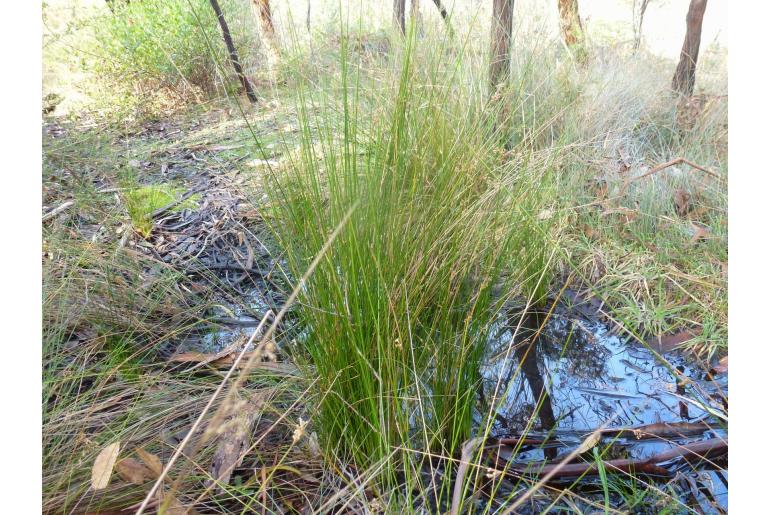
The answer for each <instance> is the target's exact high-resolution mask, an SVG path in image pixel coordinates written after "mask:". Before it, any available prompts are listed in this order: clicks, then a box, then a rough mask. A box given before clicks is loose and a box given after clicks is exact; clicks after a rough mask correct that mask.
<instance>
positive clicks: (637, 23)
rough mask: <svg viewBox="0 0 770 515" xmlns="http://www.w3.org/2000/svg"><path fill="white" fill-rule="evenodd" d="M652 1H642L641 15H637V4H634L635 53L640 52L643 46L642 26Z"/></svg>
mask: <svg viewBox="0 0 770 515" xmlns="http://www.w3.org/2000/svg"><path fill="white" fill-rule="evenodd" d="M649 3H650V0H641V3H640V5H639V14H638V16H637V14H636V2H634V52H636V51H638V50H639V46H640V45H641V44H642V24H643V23H644V13H645V12H647V6H648V5H649Z"/></svg>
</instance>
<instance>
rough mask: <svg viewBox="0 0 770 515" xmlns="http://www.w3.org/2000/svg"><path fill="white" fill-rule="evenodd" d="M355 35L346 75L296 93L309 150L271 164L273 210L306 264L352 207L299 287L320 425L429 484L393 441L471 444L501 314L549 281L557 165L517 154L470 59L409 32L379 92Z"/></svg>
mask: <svg viewBox="0 0 770 515" xmlns="http://www.w3.org/2000/svg"><path fill="white" fill-rule="evenodd" d="M344 44H345V42H344V40H343V53H342V57H341V62H340V68H341V69H340V74H341V75H340V76H339V81H340V82H339V83H338V84H337V85H336V87H334V86H332V87H331V88H330V89H329V90H322V92H320V93H319V92H318V90H312V89H311V88H309V87H308V86H304V87H301V88H300V90H299V94H298V110H299V124H300V141H301V151H300V152H299V153H298V155H297V154H295V158H294V159H293V160H292V162H291V163H290V164H289V165H288V166H287V169H286V170H285V171H276V173H275V175H274V176H273V177H271V179H272V181H271V183H270V185H269V188H268V195H269V197H270V200H271V201H272V205H273V211H271V215H272V216H273V217H274V218H273V219H274V220H275V224H274V229H275V231H276V234H277V236H278V240H279V241H280V244H281V245H282V247H283V248H284V249H285V250H286V255H287V260H288V264H289V267H290V269H291V271H292V272H293V274H294V275H295V276H296V275H299V274H301V273H302V271H303V270H304V269H305V268H306V267H307V264H308V262H309V261H310V260H311V259H312V258H313V257H314V256H315V255H316V254H317V252H318V250H319V249H320V248H321V246H322V245H323V243H324V242H325V240H326V238H327V236H328V234H329V233H330V232H331V231H332V229H333V228H334V227H335V226H336V225H337V224H338V223H339V221H340V220H341V218H342V217H343V216H344V214H345V213H347V212H348V210H350V209H353V210H354V212H353V216H352V217H351V219H350V221H349V222H348V224H347V226H346V227H345V228H344V230H343V231H342V232H341V233H340V235H339V236H338V238H337V240H336V241H335V243H334V245H333V246H332V248H331V249H330V250H329V252H328V253H327V255H326V256H325V257H324V259H323V260H322V261H321V263H320V264H319V265H318V267H317V269H316V270H315V272H314V273H313V275H312V277H311V278H310V280H309V282H308V284H307V286H306V288H305V290H304V291H303V292H302V299H301V309H300V316H301V318H302V321H303V322H304V324H305V326H306V327H307V333H306V335H305V336H304V337H303V338H302V341H301V345H302V348H303V349H306V350H307V353H308V357H309V364H310V365H312V366H313V373H314V374H317V375H318V377H319V381H318V387H319V389H320V391H321V392H323V395H322V397H321V400H320V404H319V406H318V415H317V421H318V423H319V430H320V433H319V435H320V436H321V442H322V445H323V447H324V448H325V449H326V451H327V453H328V452H332V453H333V455H334V456H335V457H336V458H337V459H339V460H341V461H342V462H345V461H347V460H352V461H353V462H354V463H355V464H357V465H358V466H359V467H360V468H361V469H362V470H363V469H366V468H369V467H377V466H380V467H381V468H382V469H383V471H384V473H383V474H381V476H382V477H383V478H389V479H390V480H393V479H395V474H396V473H397V472H400V473H401V474H404V475H406V476H407V477H408V478H409V479H408V480H407V481H412V480H414V481H418V482H419V481H420V479H419V472H418V471H419V469H420V467H421V465H420V462H421V461H422V458H421V455H420V454H410V453H405V452H397V451H396V450H397V449H399V448H402V449H422V450H425V451H431V452H434V453H437V454H438V455H440V456H453V455H455V454H456V453H457V452H458V451H459V448H460V446H461V444H462V443H463V442H464V441H465V440H467V439H468V438H469V437H470V435H471V429H472V413H473V410H474V407H475V403H476V396H477V391H478V386H479V380H480V376H479V365H480V361H481V359H482V356H483V353H484V350H485V347H486V341H487V335H488V331H489V329H490V325H491V320H492V319H493V317H494V316H495V315H496V313H497V311H498V310H499V309H500V307H501V306H502V304H503V302H504V301H505V300H506V299H508V298H509V297H510V296H511V295H512V294H513V292H516V293H520V294H521V293H524V294H527V295H530V294H535V295H540V296H542V295H543V291H544V290H545V289H546V288H547V285H548V279H545V280H541V275H542V273H543V271H544V269H545V268H546V267H545V256H547V254H548V249H547V247H548V245H549V243H550V241H549V238H550V232H549V228H550V225H551V224H552V223H553V220H542V219H538V217H537V216H536V214H537V213H539V212H540V210H541V209H542V206H543V204H544V203H545V202H546V199H547V198H548V196H547V195H548V192H549V190H548V180H549V178H548V171H549V170H548V168H547V167H541V166H542V164H543V163H542V161H537V160H536V159H535V158H534V156H533V155H532V154H531V153H529V152H523V153H521V154H519V155H517V156H516V158H515V159H513V158H511V156H510V155H505V153H504V152H503V149H502V147H501V145H500V133H499V129H496V128H495V123H496V121H497V120H498V119H499V118H498V116H497V115H496V113H495V112H493V111H492V110H491V109H490V110H483V109H482V110H479V109H477V106H479V105H483V102H484V99H483V97H480V95H482V94H483V93H482V92H481V91H479V90H478V89H475V88H473V87H467V86H466V84H465V82H464V81H465V79H466V78H467V76H465V75H462V74H459V72H458V71H459V70H460V69H461V68H462V64H463V61H462V60H461V58H456V59H455V61H453V62H452V66H446V65H445V66H444V67H443V68H442V67H439V66H438V65H437V64H436V62H432V61H431V60H430V59H429V58H426V54H419V55H420V57H421V58H422V59H421V60H420V61H419V62H418V61H416V59H417V58H416V54H417V52H416V51H415V49H413V48H412V47H411V45H412V42H411V41H408V42H407V43H406V45H405V48H404V50H403V54H402V55H400V57H399V58H398V60H397V63H398V64H397V65H396V66H398V67H400V69H399V71H398V74H399V75H398V77H397V78H396V81H395V82H394V83H393V84H391V85H387V84H385V85H380V86H379V87H378V89H377V90H376V92H375V93H373V91H374V90H373V89H372V88H370V87H369V85H370V84H371V82H370V81H371V80H372V77H371V76H369V75H367V74H366V73H362V72H358V71H351V70H352V68H353V67H352V66H351V64H350V61H349V60H348V59H349V58H348V56H346V55H345V53H344V50H345V46H344ZM418 63H419V64H418ZM374 78H375V79H376V78H377V76H376V75H375V77H374ZM364 84H366V86H364ZM327 92H329V94H328V95H327V94H325V93H327ZM530 290H532V291H530ZM535 290H537V292H536V291H535ZM300 358H301V354H300ZM375 481H376V482H377V481H378V480H377V479H375ZM443 488H444V490H445V491H444V493H443V495H444V496H446V494H447V493H448V491H447V485H445V486H444V487H443ZM406 490H407V491H408V490H409V489H406Z"/></svg>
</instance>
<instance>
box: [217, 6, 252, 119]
mask: <svg viewBox="0 0 770 515" xmlns="http://www.w3.org/2000/svg"><path fill="white" fill-rule="evenodd" d="M209 3H210V4H211V8H212V9H214V13H215V14H216V15H217V20H219V26H220V27H221V28H222V38H223V39H224V40H225V45H227V51H228V52H229V53H230V61H231V62H232V63H233V68H235V74H236V75H238V79H240V81H241V84H242V85H243V89H245V90H246V95H247V96H248V97H249V102H251V103H252V104H253V103H255V102H256V101H257V95H256V94H254V90H253V89H252V88H251V83H250V82H249V79H247V78H246V75H244V73H243V68H241V61H240V59H238V52H237V51H236V50H235V45H234V44H233V38H232V37H231V36H230V28H229V27H228V26H227V22H226V21H225V17H224V15H223V14H222V9H221V8H220V7H219V2H217V0H209Z"/></svg>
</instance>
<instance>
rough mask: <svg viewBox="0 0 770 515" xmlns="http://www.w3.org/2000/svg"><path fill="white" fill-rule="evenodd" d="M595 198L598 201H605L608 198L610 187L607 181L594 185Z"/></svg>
mask: <svg viewBox="0 0 770 515" xmlns="http://www.w3.org/2000/svg"><path fill="white" fill-rule="evenodd" d="M593 190H594V196H596V198H597V199H598V200H604V199H606V198H607V193H608V192H609V185H608V184H607V181H597V182H596V184H594V188H593Z"/></svg>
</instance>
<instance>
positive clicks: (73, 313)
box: [42, 0, 728, 513]
mask: <svg viewBox="0 0 770 515" xmlns="http://www.w3.org/2000/svg"><path fill="white" fill-rule="evenodd" d="M249 3H250V2H238V1H235V0H228V1H222V2H221V5H222V9H223V11H224V12H225V13H226V15H227V18H228V22H230V28H231V31H232V32H233V35H234V40H235V45H236V47H237V51H238V54H239V55H240V56H241V61H242V62H243V64H244V68H245V69H246V70H247V75H248V76H249V77H250V78H251V79H252V81H253V83H254V85H255V89H256V91H257V93H258V96H259V100H258V102H257V103H256V104H253V105H250V104H248V103H247V102H246V101H245V99H244V98H243V97H242V96H239V91H240V90H239V85H238V80H237V78H235V77H234V76H233V75H232V73H231V68H230V64H229V62H228V53H227V51H226V49H225V47H224V46H223V45H222V42H221V33H220V32H219V28H218V26H217V25H216V18H215V17H214V15H213V14H212V12H211V8H210V7H209V4H208V2H207V1H203V0H184V1H182V0H179V1H177V0H174V1H168V2H162V1H150V0H145V1H142V2H125V3H124V2H117V1H116V2H113V4H114V9H115V11H114V12H112V11H108V10H106V8H105V9H101V10H98V9H97V10H95V11H94V12H93V13H92V12H91V11H89V14H88V16H86V17H84V18H83V19H80V20H78V21H73V22H72V24H71V25H70V30H69V31H66V32H60V33H57V34H53V35H51V36H50V37H49V40H48V44H49V46H47V47H45V52H46V55H47V59H58V60H65V59H69V61H67V62H68V64H67V66H68V67H69V68H78V69H79V70H85V73H87V74H88V76H89V79H88V81H86V82H88V84H87V85H82V86H78V87H80V88H82V91H87V93H88V95H90V96H91V99H90V100H89V103H85V104H83V105H82V106H80V107H78V108H77V110H73V111H71V112H70V113H68V115H67V116H65V117H62V116H59V117H47V118H46V120H45V123H44V128H43V130H44V138H43V139H44V146H43V156H44V162H43V205H44V216H43V238H44V239H43V248H42V261H43V278H42V279H43V318H44V327H43V342H42V345H43V370H42V381H43V399H42V411H43V508H44V511H45V512H50V513H91V512H98V511H102V512H105V513H106V512H109V513H124V512H125V513H133V512H135V511H136V510H137V509H138V508H140V506H142V503H143V501H144V502H145V503H146V508H147V509H148V510H157V511H160V512H163V511H164V510H166V512H167V513H185V512H186V511H185V510H192V509H196V510H199V512H202V513H234V512H242V513H252V512H260V513H345V512H351V513H397V512H407V513H410V512H415V513H448V512H453V513H458V512H462V513H465V512H471V511H473V510H475V511H474V512H478V513H508V511H506V510H510V509H516V510H521V511H522V512H526V511H527V509H528V510H529V511H532V512H540V511H547V510H554V511H567V510H570V511H575V512H582V511H605V512H606V513H609V512H628V511H634V510H641V509H642V508H645V509H651V510H652V511H655V512H666V511H667V510H668V511H669V512H676V513H678V512H691V511H696V510H697V508H696V507H694V506H690V505H689V504H687V503H689V501H686V502H683V501H682V499H684V494H683V493H682V491H681V488H682V487H681V485H680V484H679V483H678V482H677V481H675V480H674V479H671V480H669V481H666V482H665V483H660V482H658V483H656V482H654V481H652V480H647V479H645V478H644V477H642V476H640V477H637V476H636V475H635V474H633V473H627V474H624V475H616V474H607V471H606V470H605V468H604V465H603V463H604V461H603V460H607V459H610V457H609V456H610V455H611V454H612V452H613V450H614V448H612V444H613V443H614V442H610V443H606V445H605V444H601V445H600V444H598V443H597V441H594V442H593V444H592V445H588V446H587V447H586V446H585V444H586V442H587V441H590V440H591V438H592V437H593V436H596V434H599V433H596V434H593V435H582V436H581V440H584V441H583V444H582V445H580V448H581V449H582V450H581V452H580V453H578V454H579V455H580V456H582V459H584V461H586V462H588V463H595V466H596V467H597V468H598V470H599V472H598V473H597V479H596V480H593V479H592V480H590V481H587V482H586V483H580V480H581V478H582V476H580V477H577V476H576V479H574V481H572V480H571V482H570V483H569V484H568V485H567V486H565V487H563V489H562V488H556V487H554V486H551V485H550V484H542V483H538V479H539V477H541V476H534V477H532V476H528V475H525V474H519V475H517V476H515V477H508V476H506V473H505V471H503V470H502V469H501V468H500V467H498V465H496V464H499V461H497V462H494V463H492V464H490V461H489V456H490V454H491V452H492V451H490V450H489V448H488V447H485V445H484V444H481V443H479V442H485V441H487V439H488V438H491V437H492V436H493V435H494V433H495V428H496V427H497V426H496V424H499V418H500V415H499V411H500V409H501V407H503V406H504V405H505V403H507V402H508V401H509V393H508V387H509V385H508V383H507V382H505V381H503V380H502V379H498V380H497V383H496V384H494V385H493V388H492V391H493V394H492V395H491V396H489V395H484V393H483V392H484V390H483V388H482V369H483V368H484V366H485V363H486V362H487V360H488V358H489V356H488V355H489V346H490V341H492V340H493V339H495V338H498V336H497V333H498V332H499V331H500V327H501V324H502V326H504V327H508V326H505V324H504V323H503V322H501V320H505V321H506V323H508V321H510V320H513V321H514V322H513V323H512V324H511V327H509V329H511V332H512V334H513V336H512V337H511V341H512V342H515V343H518V344H520V345H523V346H526V345H527V343H528V342H529V343H532V342H534V341H535V340H536V339H537V337H538V335H539V334H540V333H541V332H543V331H544V324H545V322H544V321H543V320H544V318H537V320H538V321H539V323H538V324H536V325H534V326H531V325H528V322H527V320H528V319H527V314H531V313H534V312H536V311H537V312H538V313H541V314H542V313H547V316H546V317H545V319H547V318H548V317H550V316H551V314H552V312H553V311H554V309H555V308H554V306H556V305H557V304H558V303H559V302H560V301H561V299H562V297H563V293H564V291H565V290H566V289H567V288H568V287H569V288H575V289H580V290H581V291H582V292H583V293H585V294H586V295H588V296H590V297H591V298H593V299H594V302H595V303H596V304H599V305H601V307H600V308H599V309H600V311H601V312H602V314H603V315H606V319H603V322H604V323H607V324H608V326H609V327H612V329H613V331H614V332H615V333H617V334H619V335H621V336H622V337H623V338H626V339H628V341H633V342H636V343H637V344H639V345H640V346H645V345H646V346H647V347H649V348H652V349H653V350H654V351H655V352H656V353H659V354H664V353H667V352H670V351H672V350H675V351H676V352H679V353H681V354H683V355H685V356H686V357H687V358H686V359H687V360H689V362H692V363H694V364H697V365H698V366H702V367H703V369H704V370H707V371H708V370H713V366H715V365H714V364H715V363H720V364H721V362H719V360H720V359H722V358H724V357H725V356H726V354H727V336H728V335H727V293H726V292H727V264H728V257H727V235H728V224H727V132H728V127H727V96H726V69H725V68H726V67H725V63H724V62H723V57H724V56H722V55H720V54H718V53H714V54H710V53H708V52H704V54H705V56H704V57H702V62H701V63H700V64H699V67H700V68H699V79H698V80H699V82H698V83H697V84H698V88H696V94H695V95H693V96H691V97H689V98H684V97H680V96H678V95H677V94H675V93H673V92H671V91H670V75H671V72H672V70H673V65H672V63H671V62H670V61H668V60H665V59H661V58H659V57H657V56H655V55H653V54H652V53H649V52H648V51H647V50H645V48H644V47H642V48H640V49H639V50H638V51H632V50H631V49H627V48H625V47H623V46H621V45H616V46H610V45H606V46H605V45H603V44H601V43H600V41H601V40H600V38H597V39H596V41H597V42H596V43H591V42H589V43H588V44H587V45H586V47H585V48H583V49H581V50H580V53H579V54H578V53H576V52H575V51H574V49H573V50H571V49H569V48H567V47H566V46H564V45H561V44H560V43H559V42H557V41H555V40H554V38H553V37H552V36H551V35H547V34H545V33H543V32H541V31H539V30H537V27H536V26H535V24H534V22H531V23H532V25H533V26H529V25H528V24H527V23H523V22H522V23H521V24H520V26H519V25H517V28H516V30H515V31H514V38H513V41H514V43H513V48H514V50H513V53H512V63H511V71H510V77H509V79H508V80H507V81H506V82H505V84H504V85H502V86H500V87H498V88H497V89H492V90H490V87H489V83H488V78H487V73H488V67H489V66H488V65H489V61H488V57H487V52H488V37H487V36H488V34H487V33H486V30H487V25H488V23H487V18H486V17H484V18H483V20H482V19H481V18H482V17H481V15H478V14H473V15H468V16H467V19H466V18H459V16H460V14H458V15H457V16H458V18H450V20H451V21H452V22H453V23H454V30H452V31H449V30H447V28H446V26H445V24H444V23H443V22H442V20H441V18H438V16H437V19H435V20H433V19H431V18H429V17H428V18H426V20H425V21H424V22H423V23H424V25H423V26H421V27H418V26H417V25H416V24H413V23H411V22H410V23H409V24H407V30H406V34H404V35H401V34H399V33H397V32H396V31H393V32H391V31H387V30H384V29H380V30H374V29H370V28H369V27H365V25H364V23H363V22H358V24H356V23H354V22H351V20H349V19H346V18H345V17H344V16H343V15H341V14H340V15H339V16H338V17H337V18H333V17H331V16H330V18H333V19H332V20H331V21H329V22H328V23H327V24H326V25H323V26H322V27H320V28H318V27H316V28H315V30H314V31H309V33H308V35H307V36H305V35H302V36H300V35H299V34H298V30H299V29H298V28H297V27H298V26H301V25H302V23H304V19H303V20H301V21H299V20H294V19H292V20H291V21H288V20H287V21H285V27H286V29H285V35H284V37H285V39H287V40H289V41H291V44H289V43H287V44H286V48H283V49H282V52H281V63H280V66H279V67H277V68H276V67H274V66H273V64H274V63H273V64H270V65H269V66H268V65H267V64H265V63H266V62H267V61H266V60H265V59H264V56H265V49H264V48H263V45H262V44H261V43H260V42H259V38H258V37H257V29H256V28H255V27H256V25H255V23H256V22H255V18H254V14H253V13H252V12H251V7H250V6H249V5H248V4H249ZM303 5H304V4H303ZM302 12H303V13H304V10H303V11H302ZM335 12H336V11H335ZM516 12H517V14H518V13H519V11H518V10H517V11H516ZM94 13H95V14H94ZM44 14H45V12H44ZM59 14H60V12H59ZM461 14H462V12H461ZM47 16H51V14H50V13H49V14H47ZM309 16H310V15H309V14H308V17H309ZM477 16H478V19H477ZM308 19H309V18H308ZM458 19H462V20H463V21H464V22H467V24H465V25H461V24H460V23H459V22H458V21H457V20H458ZM231 20H232V21H231ZM308 24H309V22H308ZM466 25H467V27H466ZM482 25H483V27H484V28H479V27H481V26H482ZM308 27H309V25H308ZM460 27H466V28H464V29H462V30H461V28H460ZM63 42H64V43H63ZM65 43H66V45H65ZM71 48H78V49H79V50H80V51H81V52H80V53H78V54H76V55H73V56H69V57H65V54H66V53H67V52H68V50H66V49H71ZM94 55H97V56H98V57H97V58H94ZM74 61H78V62H74ZM701 69H702V71H701ZM71 86H72V85H70V86H68V87H71ZM106 92H109V93H106ZM211 249H213V250H211ZM244 249H245V250H244ZM225 251H226V252H230V253H231V254H232V255H233V256H234V258H233V260H232V261H225V260H223V259H221V252H225ZM217 252H220V254H217ZM253 276H256V277H257V278H254V277H253ZM260 288H261V289H262V290H265V291H266V292H267V293H266V292H265V291H262V290H260ZM254 291H257V292H258V293H259V294H260V295H262V297H260V300H259V302H255V300H254V299H255V298H256V297H255V296H254V295H255V294H254ZM263 297H264V298H263ZM265 299H266V300H265ZM260 321H261V322H262V323H261V324H259V327H258V328H257V329H256V330H255V327H257V322H260ZM517 321H518V322H517ZM517 323H518V325H517ZM227 324H230V325H229V326H228V325H227ZM233 327H234V328H235V329H233ZM243 327H245V329H243ZM239 330H240V332H238V331H239ZM228 331H229V332H228ZM223 335H224V336H223ZM222 337H226V338H230V339H229V340H227V341H226V342H225V343H224V344H222V345H221V346H220V347H218V348H213V347H209V348H207V349H203V350H201V349H199V348H196V347H194V346H190V347H189V348H188V347H187V346H186V345H188V343H189V342H191V341H194V342H198V343H200V342H211V341H219V340H217V339H218V338H222ZM570 338H571V336H570ZM570 338H567V339H566V341H565V342H561V344H562V345H563V346H564V347H565V348H566V347H568V346H569V345H570V342H571V339H570ZM247 340H248V341H249V342H250V343H249V345H248V346H246V347H244V345H245V344H246V341H247ZM180 342H181V344H180ZM522 342H523V343H522ZM236 344H237V345H236ZM242 348H243V349H245V350H244V352H245V354H244V355H243V356H240V357H239V353H240V352H241V349H242ZM223 349H224V350H223ZM512 349H513V347H512V346H509V348H508V351H507V352H509V353H510V354H511V359H513V353H514V352H515V351H514V350H512ZM506 356H507V354H506ZM659 357H660V358H661V360H662V361H663V362H664V363H665V361H666V358H665V357H663V356H659ZM516 359H519V358H518V355H517V357H516ZM724 363H725V365H724V367H725V369H726V361H725V362H724ZM694 366H695V365H694ZM669 368H672V369H673V368H674V367H673V366H669ZM519 372H521V371H518V370H517V371H516V374H518V373H519ZM522 373H523V372H522ZM709 373H710V372H709ZM546 382H548V381H546ZM504 383H505V384H504ZM222 385H223V386H222ZM552 386H553V385H551V384H549V385H548V387H547V388H552ZM220 387H221V388H220ZM532 390H533V398H534V403H533V404H534V405H532V406H530V408H531V409H529V411H528V413H527V416H526V417H525V420H524V423H525V425H526V430H525V431H524V433H523V434H524V435H526V434H527V432H528V431H532V430H533V428H534V427H535V426H536V425H537V424H536V421H537V420H538V416H540V417H542V415H539V414H538V412H539V409H540V407H541V405H542V403H543V396H540V398H538V396H539V395H540V394H541V392H534V390H535V388H534V387H532ZM677 392H679V391H677ZM699 402H701V401H699ZM704 404H707V405H708V403H704ZM710 406H711V405H708V408H709V409H711V407H710ZM709 409H706V408H704V411H706V412H708V413H709V414H712V415H714V416H715V417H716V418H718V419H719V420H720V424H721V423H724V424H723V426H724V428H726V397H725V408H724V414H722V412H721V411H719V410H717V409H714V410H713V412H714V413H712V412H711V411H709ZM200 414H203V415H202V416H201V417H200V419H199V415H200ZM722 415H724V416H722ZM540 420H542V419H540ZM608 424H609V422H608ZM543 426H545V424H543ZM720 427H722V426H720ZM545 432H546V433H547V432H548V431H545ZM522 441H523V440H522ZM115 442H119V450H117V451H115V452H116V453H117V455H116V458H115V460H114V462H113V465H114V466H111V467H110V473H111V474H112V470H113V468H114V470H115V472H114V474H112V476H110V477H112V479H111V480H110V481H108V483H107V484H106V486H104V487H102V488H94V481H95V480H94V478H93V474H94V473H95V472H94V470H95V461H98V460H97V456H101V455H103V454H104V452H105V449H109V446H110V445H111V444H114V443H115ZM517 449H518V447H517ZM539 450H540V452H541V453H542V454H543V455H544V456H547V455H548V453H547V451H544V450H542V449H539ZM616 457H617V456H612V458H616ZM621 457H622V456H621ZM562 458H563V456H562ZM573 458H574V456H573V457H571V458H570V459H573ZM610 472H611V471H610ZM156 482H157V484H156ZM150 494H151V495H150ZM142 509H144V506H143V507H142ZM190 512H191V513H192V511H190ZM516 512H519V511H516Z"/></svg>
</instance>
